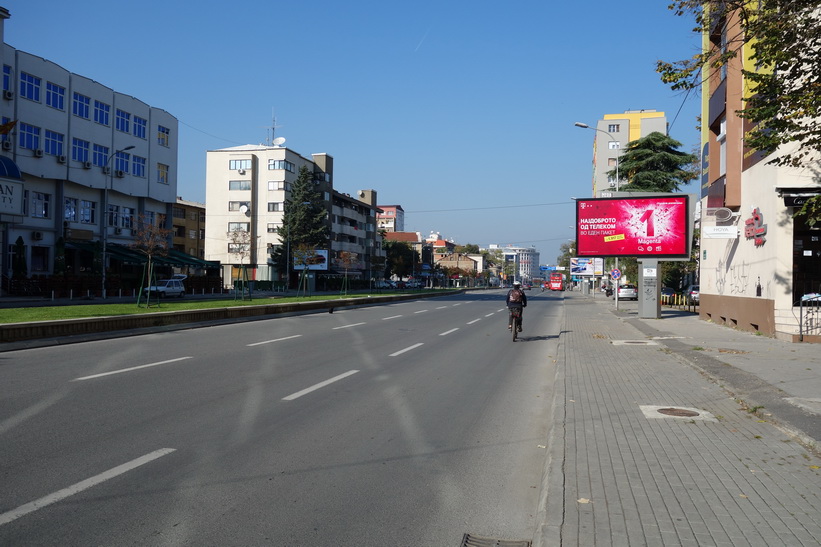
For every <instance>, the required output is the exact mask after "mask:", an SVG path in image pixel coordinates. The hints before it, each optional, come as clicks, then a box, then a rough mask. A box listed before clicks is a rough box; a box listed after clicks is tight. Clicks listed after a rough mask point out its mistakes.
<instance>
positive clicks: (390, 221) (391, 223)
mask: <svg viewBox="0 0 821 547" xmlns="http://www.w3.org/2000/svg"><path fill="white" fill-rule="evenodd" d="M379 209H380V210H379V211H377V213H376V224H377V229H379V230H385V231H386V232H404V231H405V211H404V209H402V206H401V205H380V206H379Z"/></svg>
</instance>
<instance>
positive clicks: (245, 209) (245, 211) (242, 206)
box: [239, 204, 248, 214]
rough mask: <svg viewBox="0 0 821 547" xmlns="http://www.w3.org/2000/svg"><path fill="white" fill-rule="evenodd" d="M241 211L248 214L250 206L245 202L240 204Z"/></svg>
mask: <svg viewBox="0 0 821 547" xmlns="http://www.w3.org/2000/svg"><path fill="white" fill-rule="evenodd" d="M239 212H240V213H242V214H246V213H247V212H248V206H247V205H245V204H242V205H240V206H239Z"/></svg>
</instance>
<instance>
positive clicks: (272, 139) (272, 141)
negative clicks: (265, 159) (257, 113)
mask: <svg viewBox="0 0 821 547" xmlns="http://www.w3.org/2000/svg"><path fill="white" fill-rule="evenodd" d="M278 127H282V126H281V125H277V117H276V114H274V109H273V108H272V109H271V126H270V127H266V129H267V130H268V138H267V139H266V140H265V145H266V146H272V145H273V146H279V144H277V140H279V139H277V138H276V131H277V128H278ZM282 142H285V140H284V139H283V141H282ZM280 144H281V143H280Z"/></svg>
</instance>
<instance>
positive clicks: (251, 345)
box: [246, 334, 302, 348]
mask: <svg viewBox="0 0 821 547" xmlns="http://www.w3.org/2000/svg"><path fill="white" fill-rule="evenodd" d="M300 336H302V335H301V334H294V335H293V336H286V337H285V338H274V339H273V340H265V341H264V342H254V343H253V344H246V345H247V346H248V347H249V348H250V347H254V346H261V345H263V344H273V343H274V342H282V341H283V340H291V339H292V338H299V337H300Z"/></svg>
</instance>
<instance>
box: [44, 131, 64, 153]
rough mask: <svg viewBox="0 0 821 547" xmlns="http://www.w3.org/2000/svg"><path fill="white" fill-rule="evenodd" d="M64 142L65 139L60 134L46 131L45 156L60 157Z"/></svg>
mask: <svg viewBox="0 0 821 547" xmlns="http://www.w3.org/2000/svg"><path fill="white" fill-rule="evenodd" d="M65 140H66V137H65V135H63V134H62V133H57V132H56V131H52V130H50V129H46V146H45V151H46V154H51V155H52V156H62V155H63V147H64V143H65Z"/></svg>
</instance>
